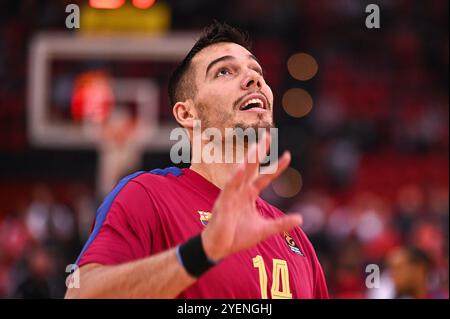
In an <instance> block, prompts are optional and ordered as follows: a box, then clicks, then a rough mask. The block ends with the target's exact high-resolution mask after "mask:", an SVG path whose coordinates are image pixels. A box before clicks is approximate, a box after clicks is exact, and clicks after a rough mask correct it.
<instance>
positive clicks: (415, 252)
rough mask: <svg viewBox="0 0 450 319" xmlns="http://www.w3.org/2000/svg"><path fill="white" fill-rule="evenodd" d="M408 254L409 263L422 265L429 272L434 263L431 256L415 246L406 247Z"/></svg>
mask: <svg viewBox="0 0 450 319" xmlns="http://www.w3.org/2000/svg"><path fill="white" fill-rule="evenodd" d="M406 252H407V254H408V257H409V261H410V262H411V263H412V264H415V265H422V266H424V267H425V268H426V269H427V270H429V269H430V268H431V267H432V265H433V261H432V260H431V258H430V256H429V255H428V254H427V253H426V252H425V251H423V250H422V249H420V248H417V247H414V246H408V247H406Z"/></svg>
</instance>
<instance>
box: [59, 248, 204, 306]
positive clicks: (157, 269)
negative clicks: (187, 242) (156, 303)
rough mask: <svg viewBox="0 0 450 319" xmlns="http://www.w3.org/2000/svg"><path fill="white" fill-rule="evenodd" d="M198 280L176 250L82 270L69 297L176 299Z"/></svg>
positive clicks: (86, 267) (69, 291)
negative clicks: (189, 271)
mask: <svg viewBox="0 0 450 319" xmlns="http://www.w3.org/2000/svg"><path fill="white" fill-rule="evenodd" d="M195 280H196V278H194V277H192V276H190V275H189V274H188V273H187V272H186V270H184V268H183V266H182V265H181V264H180V263H179V262H178V260H177V257H176V254H175V249H170V250H167V251H164V252H162V253H159V254H157V255H154V256H151V257H147V258H143V259H139V260H136V261H132V262H128V263H124V264H120V265H114V266H104V265H100V264H86V265H84V266H82V267H80V287H79V288H70V289H68V290H67V293H66V296H65V297H66V298H174V297H176V296H177V295H178V294H179V293H180V292H182V291H183V290H184V289H186V288H187V287H188V286H190V285H191V284H192V283H194V282H195Z"/></svg>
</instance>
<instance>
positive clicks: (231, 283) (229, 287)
mask: <svg viewBox="0 0 450 319" xmlns="http://www.w3.org/2000/svg"><path fill="white" fill-rule="evenodd" d="M268 49H270V48H268ZM169 95H170V99H171V104H172V106H173V115H174V117H175V119H176V121H177V122H178V123H179V124H180V125H181V126H182V127H184V128H186V129H187V131H188V132H189V135H190V138H192V133H193V128H194V120H201V124H202V126H203V128H208V127H216V128H220V129H221V130H223V129H224V128H237V127H240V128H244V129H245V128H255V129H256V128H270V127H272V126H273V95H272V91H271V89H270V88H269V86H268V85H267V84H266V82H265V81H264V77H263V72H262V69H261V66H260V65H259V63H258V61H257V59H256V58H255V56H253V55H252V53H251V52H250V48H249V44H248V40H247V37H246V35H245V34H244V33H242V32H240V31H238V30H237V29H235V28H232V27H230V26H228V25H226V24H220V23H214V24H213V25H211V26H210V27H209V28H207V29H206V30H205V33H204V35H203V36H202V37H201V38H200V39H199V40H198V41H197V43H196V44H195V45H194V47H193V48H192V49H191V51H190V52H189V53H188V55H187V56H186V57H185V59H184V60H183V61H182V62H181V64H180V65H179V66H178V68H177V69H176V70H175V72H174V74H173V75H172V78H171V80H170V83H169ZM267 136H269V135H268V134H267ZM262 145H263V143H262V141H261V140H260V142H259V145H258V144H257V143H253V144H252V145H250V146H248V147H247V148H246V150H247V154H246V156H247V157H246V158H254V157H252V156H253V155H255V154H257V153H258V152H262V150H261V147H263V146H262ZM266 151H267V150H266ZM256 157H257V156H256ZM257 158H258V157H257ZM289 162H290V154H289V153H288V152H286V153H284V154H283V156H281V157H280V158H279V160H278V163H277V164H278V165H277V168H276V170H275V171H274V172H273V173H271V174H259V173H258V169H259V164H260V163H259V162H258V161H256V163H255V162H253V163H252V162H250V161H249V160H245V161H244V163H211V164H206V163H193V164H192V165H191V166H190V168H188V169H179V168H176V167H170V168H167V169H156V170H153V171H150V172H137V173H135V174H133V175H131V176H128V177H126V178H124V179H122V180H121V181H120V182H119V183H118V185H117V186H116V187H115V188H114V189H113V190H112V192H111V193H110V194H109V195H108V196H107V197H106V199H105V200H104V202H103V203H102V205H101V206H100V208H99V209H98V211H97V214H96V218H95V224H94V227H93V230H92V233H91V235H90V237H89V239H88V241H87V243H86V245H85V246H84V248H83V250H82V251H81V254H80V256H79V257H78V259H77V261H76V264H77V265H78V266H79V267H80V268H79V271H80V272H79V274H80V287H79V288H70V289H68V291H67V294H66V297H67V298H254V299H259V298H264V299H265V298H328V292H327V287H326V283H325V279H324V274H323V271H322V268H321V266H320V264H319V261H318V259H317V257H316V254H315V251H314V249H313V247H312V245H311V243H310V242H309V240H308V239H307V237H306V235H305V234H304V233H303V231H302V230H301V229H300V227H299V225H300V223H301V216H299V215H295V214H289V215H285V214H284V213H283V212H281V211H280V210H278V209H277V208H275V207H273V206H272V205H270V204H268V203H267V202H265V201H264V200H262V199H261V198H260V197H259V196H258V195H259V194H260V192H261V191H262V190H263V189H264V188H265V187H266V186H268V185H269V184H270V182H271V181H272V180H274V179H275V178H276V177H277V176H279V175H280V174H281V173H282V172H283V170H284V169H285V168H286V167H288V165H289Z"/></svg>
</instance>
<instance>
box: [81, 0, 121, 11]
mask: <svg viewBox="0 0 450 319" xmlns="http://www.w3.org/2000/svg"><path fill="white" fill-rule="evenodd" d="M124 3H125V0H89V6H91V7H92V8H95V9H118V8H120V7H121V6H123V4H124Z"/></svg>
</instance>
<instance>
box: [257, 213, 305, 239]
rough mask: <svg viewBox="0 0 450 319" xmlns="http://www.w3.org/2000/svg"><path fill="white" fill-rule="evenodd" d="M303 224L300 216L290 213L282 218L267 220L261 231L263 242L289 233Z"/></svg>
mask: <svg viewBox="0 0 450 319" xmlns="http://www.w3.org/2000/svg"><path fill="white" fill-rule="evenodd" d="M302 223H303V217H302V216H301V215H300V214H297V213H292V214H290V215H286V216H283V217H278V218H275V219H270V220H267V223H266V225H265V227H264V229H263V233H262V236H263V240H264V239H266V238H269V237H271V236H273V235H276V234H279V233H282V232H285V231H289V230H291V229H292V228H294V227H297V226H300V225H301V224H302Z"/></svg>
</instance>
